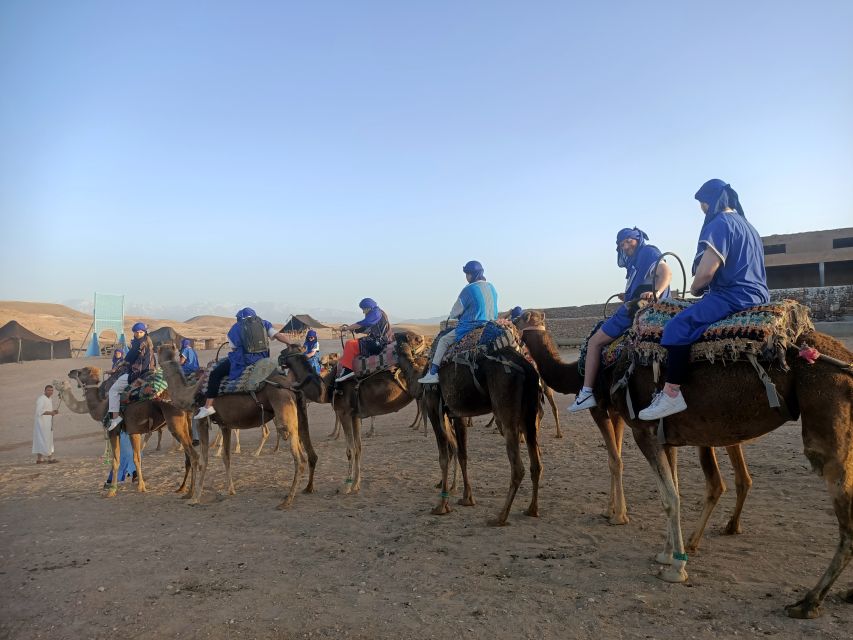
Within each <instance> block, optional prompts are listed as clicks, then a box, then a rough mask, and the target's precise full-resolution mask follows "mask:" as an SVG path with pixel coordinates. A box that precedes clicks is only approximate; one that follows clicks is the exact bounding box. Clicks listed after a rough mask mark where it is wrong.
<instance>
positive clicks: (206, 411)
mask: <svg viewBox="0 0 853 640" xmlns="http://www.w3.org/2000/svg"><path fill="white" fill-rule="evenodd" d="M214 413H216V407H202V408H201V409H199V410H198V413H196V414H195V415H194V416H193V419H194V420H201V419H202V418H207V417H208V416H212V415H213V414H214Z"/></svg>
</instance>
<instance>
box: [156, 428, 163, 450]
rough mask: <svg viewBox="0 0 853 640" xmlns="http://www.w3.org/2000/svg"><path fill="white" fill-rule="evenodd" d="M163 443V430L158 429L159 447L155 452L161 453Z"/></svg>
mask: <svg viewBox="0 0 853 640" xmlns="http://www.w3.org/2000/svg"><path fill="white" fill-rule="evenodd" d="M162 442H163V430H162V429H158V430H157V447H156V448H155V449H154V451H160V444H161V443H162Z"/></svg>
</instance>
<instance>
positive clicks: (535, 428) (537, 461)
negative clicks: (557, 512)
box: [526, 387, 547, 518]
mask: <svg viewBox="0 0 853 640" xmlns="http://www.w3.org/2000/svg"><path fill="white" fill-rule="evenodd" d="M546 389H547V387H546ZM533 420H534V424H533V425H532V426H530V425H528V428H527V455H528V457H529V458H530V481H531V483H532V484H533V491H532V493H531V497H530V506H529V507H528V508H527V511H526V513H527V515H529V516H531V517H534V518H536V517H539V481H540V480H541V479H542V452H541V451H540V450H539V440H538V436H539V420H540V413H539V412H538V411H537V412H536V414H535V416H533Z"/></svg>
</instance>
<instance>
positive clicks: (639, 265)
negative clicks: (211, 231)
mask: <svg viewBox="0 0 853 640" xmlns="http://www.w3.org/2000/svg"><path fill="white" fill-rule="evenodd" d="M648 239H649V236H648V235H646V232H645V231H643V230H642V229H638V228H637V227H634V228H633V229H627V228H626V229H622V230H620V231H619V233H617V234H616V265H617V266H619V267H620V268H622V269H625V271H626V273H625V291H624V292H623V293H620V294H619V299H620V300H622V301H624V302H629V301H632V300H637V299H643V300H650V299H661V298H668V297H669V283H670V281H671V280H672V270H671V269H670V268H669V266H668V265H667V264H666V263H665V262H664V261H662V260H660V257H661V255H662V254H661V251H660V249H658V248H657V247H656V246H654V245H653V244H648V243H647V242H646V240H648ZM659 260H660V261H659ZM655 265H657V266H655ZM632 321H633V319H632V317H631V314H630V313H629V311H628V308H627V307H626V306H625V305H624V304H621V305H619V308H618V309H617V310H616V313H614V314H613V315H612V316H610V317H609V318H607V320H605V321H604V324H602V325H601V327H600V328H599V329H598V331H596V332H595V333H594V334H592V336H591V337H590V339H589V342H588V343H587V349H586V354H587V356H586V363H585V365H584V376H583V387H582V388H581V390H580V393H578V395H577V397H576V398H575V401H574V402H573V403H572V404H571V406H570V407H569V411H570V412H572V413H575V412H577V411H583V410H584V409H592V408H593V407H595V406H597V404H598V402H597V401H596V399H595V395H594V394H593V387H594V386H595V379H596V377H597V376H598V370H599V367H600V365H601V349H602V348H603V347H605V346H606V345H608V344H610V343H611V342H613V341H614V340H616V338H618V337H619V336H621V335H622V334H624V333H625V332H626V331H627V330H628V329H630V328H631V322H632Z"/></svg>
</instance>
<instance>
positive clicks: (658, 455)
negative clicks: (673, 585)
mask: <svg viewBox="0 0 853 640" xmlns="http://www.w3.org/2000/svg"><path fill="white" fill-rule="evenodd" d="M632 431H633V434H634V441H635V442H636V443H637V446H638V447H639V448H640V451H642V452H643V455H644V456H645V457H646V460H648V462H649V466H651V468H652V472H653V473H654V475H655V482H656V483H657V485H658V491H659V493H660V499H661V503H662V504H663V508H664V512H665V513H666V516H667V536H666V540H667V543H666V547H665V548H664V552H663V553H662V554H659V555H658V556H656V558H655V559H656V560H657V561H658V562H661V561H662V560H663V562H661V563H662V564H665V563H666V562H668V561H671V562H672V565H671V566H668V567H665V568H664V569H663V570H662V571H661V572H660V573H659V574H658V577H659V578H660V579H661V580H664V581H666V582H684V581H685V580H687V571H686V569H685V566H686V564H687V554H686V553H685V552H684V541H683V539H682V537H681V500H680V498H679V496H678V491H677V490H676V488H675V483H674V482H673V481H672V477H673V473H672V468H671V467H670V463H669V455H668V454H667V452H666V451H664V449H663V448H661V446H660V445H659V444H658V441H657V435H656V434H654V433H653V432H652V431H651V430H650V429H646V428H643V427H640V428H637V429H632ZM666 448H674V447H666ZM662 556H665V557H662Z"/></svg>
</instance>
